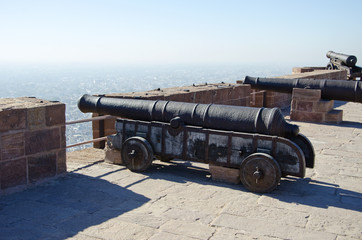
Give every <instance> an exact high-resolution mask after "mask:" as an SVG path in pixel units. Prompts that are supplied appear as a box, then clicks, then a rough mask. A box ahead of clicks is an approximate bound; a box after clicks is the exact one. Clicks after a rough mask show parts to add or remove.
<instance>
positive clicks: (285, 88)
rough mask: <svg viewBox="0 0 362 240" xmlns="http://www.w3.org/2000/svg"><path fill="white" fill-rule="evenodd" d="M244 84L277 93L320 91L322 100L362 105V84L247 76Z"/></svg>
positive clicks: (356, 82)
mask: <svg viewBox="0 0 362 240" xmlns="http://www.w3.org/2000/svg"><path fill="white" fill-rule="evenodd" d="M243 83H244V84H251V86H253V87H255V88H258V89H262V90H270V91H275V92H283V93H292V92H293V88H308V89H320V90H321V98H323V99H329V100H341V101H350V102H360V103H362V82H361V81H346V80H326V79H287V78H257V77H249V76H246V77H245V79H244V81H243Z"/></svg>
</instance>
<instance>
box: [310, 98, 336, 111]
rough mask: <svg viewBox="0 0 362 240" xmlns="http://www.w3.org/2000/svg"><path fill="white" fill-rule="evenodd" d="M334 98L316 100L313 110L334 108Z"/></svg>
mask: <svg viewBox="0 0 362 240" xmlns="http://www.w3.org/2000/svg"><path fill="white" fill-rule="evenodd" d="M333 106H334V100H320V101H318V102H314V106H313V111H315V112H329V111H331V110H332V109H333Z"/></svg>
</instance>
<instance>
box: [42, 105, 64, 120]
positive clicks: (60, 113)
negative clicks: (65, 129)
mask: <svg viewBox="0 0 362 240" xmlns="http://www.w3.org/2000/svg"><path fill="white" fill-rule="evenodd" d="M45 119H46V125H47V126H54V125H62V124H64V123H65V104H63V103H57V104H53V105H48V106H46V108H45Z"/></svg>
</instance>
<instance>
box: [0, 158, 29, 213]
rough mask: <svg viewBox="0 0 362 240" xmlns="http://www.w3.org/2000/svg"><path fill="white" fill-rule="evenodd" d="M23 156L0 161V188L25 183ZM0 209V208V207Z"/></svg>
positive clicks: (24, 161)
mask: <svg viewBox="0 0 362 240" xmlns="http://www.w3.org/2000/svg"><path fill="white" fill-rule="evenodd" d="M26 183H27V182H26V160H25V158H21V159H17V160H11V161H6V162H0V187H1V189H5V188H9V187H14V186H17V185H22V184H26ZM0 211H1V208H0ZM0 215H1V214H0Z"/></svg>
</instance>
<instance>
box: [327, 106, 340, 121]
mask: <svg viewBox="0 0 362 240" xmlns="http://www.w3.org/2000/svg"><path fill="white" fill-rule="evenodd" d="M342 118H343V110H336V109H334V110H332V111H329V112H328V113H327V114H326V118H325V121H326V122H329V123H337V124H339V123H340V122H342Z"/></svg>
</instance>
